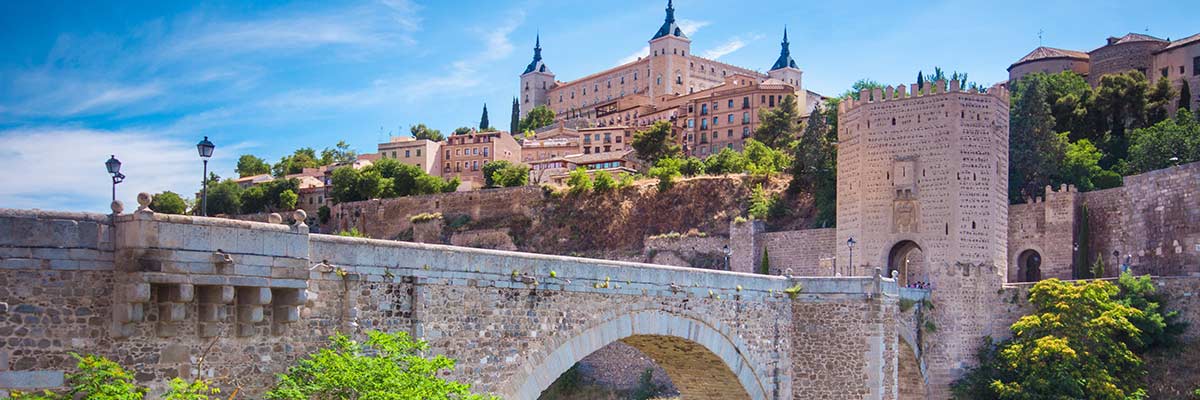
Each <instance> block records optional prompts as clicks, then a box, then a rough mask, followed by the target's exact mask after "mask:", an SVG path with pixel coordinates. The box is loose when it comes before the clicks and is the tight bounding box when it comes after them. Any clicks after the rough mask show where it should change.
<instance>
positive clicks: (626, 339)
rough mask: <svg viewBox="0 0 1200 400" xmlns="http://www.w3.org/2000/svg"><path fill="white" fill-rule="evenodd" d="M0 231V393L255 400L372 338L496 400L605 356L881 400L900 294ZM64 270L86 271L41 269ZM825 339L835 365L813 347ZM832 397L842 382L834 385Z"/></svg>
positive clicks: (782, 281)
mask: <svg viewBox="0 0 1200 400" xmlns="http://www.w3.org/2000/svg"><path fill="white" fill-rule="evenodd" d="M0 226H3V227H4V229H5V231H4V232H5V233H4V235H0V263H3V265H5V268H3V269H0V302H2V303H6V304H8V308H7V310H6V311H3V313H4V315H3V316H0V317H3V318H0V340H3V343H4V344H5V346H3V348H0V361H2V365H0V382H3V383H4V387H0V390H4V389H15V388H33V387H47V386H49V387H53V386H57V385H61V384H62V382H61V380H57V379H56V377H58V376H60V375H61V374H63V373H66V372H69V370H70V368H71V366H72V365H73V364H74V363H73V360H72V359H70V357H69V356H68V355H67V353H68V352H72V351H74V352H81V353H96V354H100V355H103V356H106V357H109V358H110V359H113V360H114V361H117V362H119V363H121V364H122V365H124V366H126V367H128V368H130V369H131V370H133V371H136V379H137V380H138V381H140V382H142V383H144V384H149V385H151V386H152V387H153V388H154V390H156V391H161V390H163V385H164V384H165V383H166V381H167V380H168V379H170V378H172V377H176V376H181V377H194V376H202V377H207V378H211V379H214V380H215V381H217V382H218V385H219V386H220V387H222V388H223V389H227V390H232V388H233V387H240V388H241V393H242V394H243V395H245V396H248V397H249V398H256V397H259V396H261V395H262V393H263V392H264V391H265V390H266V389H267V388H268V387H269V385H270V384H271V383H272V382H273V381H274V378H273V377H274V375H275V374H277V373H280V372H282V371H283V370H284V368H286V366H288V365H291V364H293V363H294V362H295V361H296V360H297V359H298V358H300V357H303V356H304V355H306V354H308V353H310V352H312V351H314V350H316V349H317V348H319V347H321V346H323V345H325V344H326V343H327V342H326V338H327V337H328V336H329V335H332V334H334V333H337V332H343V333H347V334H350V335H353V336H360V335H362V334H363V333H364V332H365V331H366V330H370V329H378V330H385V331H406V332H410V333H412V334H414V335H415V336H416V337H418V338H423V339H425V340H428V341H429V342H430V344H431V346H432V349H433V350H434V351H435V352H437V353H441V354H446V355H448V356H450V357H452V358H454V359H456V360H458V366H457V368H456V369H455V371H454V372H453V373H451V374H450V376H449V377H450V378H452V379H457V380H461V381H464V382H469V383H472V384H473V385H474V388H475V389H476V390H477V391H481V392H490V393H495V394H499V395H501V396H503V397H504V398H507V399H534V398H536V397H537V396H538V394H540V392H541V391H542V390H543V389H545V388H546V387H547V386H549V384H550V383H551V382H553V380H554V379H556V378H557V377H558V376H559V375H560V374H561V373H562V372H563V371H565V370H566V369H567V368H569V367H570V366H571V365H573V364H574V363H575V362H577V361H579V360H580V359H582V358H583V357H585V356H587V355H588V354H590V353H592V352H593V351H595V350H597V349H599V348H601V347H603V346H605V345H607V344H609V343H613V342H617V341H620V342H622V343H625V344H627V345H630V346H633V347H634V348H636V349H638V350H639V351H641V352H643V353H645V354H647V355H649V356H650V357H652V358H653V359H655V361H656V362H657V363H658V364H659V365H660V366H662V367H663V369H664V370H665V371H666V372H667V374H668V376H670V377H671V380H672V381H673V382H674V383H675V385H676V386H677V387H678V389H679V390H680V393H681V395H682V396H684V397H685V398H697V399H706V398H714V399H715V398H721V399H730V398H733V399H738V398H743V399H788V398H808V395H809V394H821V395H824V396H830V397H833V398H872V399H893V398H896V393H897V390H896V388H895V387H894V386H895V379H894V376H895V375H896V369H897V368H896V356H895V347H896V346H895V344H894V343H895V337H896V333H895V330H896V327H895V326H894V321H895V320H896V319H897V318H896V312H897V311H896V303H897V300H896V299H897V289H896V286H895V283H894V282H892V281H890V280H887V279H883V278H879V277H875V278H871V277H855V278H839V279H834V278H798V279H791V280H789V279H786V278H782V277H771V276H759V275H753V274H742V273H733V272H721V271H706V270H697V269H691V268H678V267H666V266H659V265H650V264H636V263H621V262H611V261H601V260H589V259H581V258H570V257H558V256H546V255H534V254H522V253H513V252H505V251H496V250H480V249H467V248H459V247H452V246H442V245H428V244H415V243H404V242H391V241H381V240H369V239H359V238H346V237H338V236H325V235H310V234H308V233H307V229H306V227H303V225H296V226H286V225H273V224H265V223H256V222H245V221H229V220H221V219H213V218H200V217H186V216H168V215H162V214H155V213H153V212H150V211H147V210H143V211H139V212H136V213H134V214H132V215H120V216H116V217H109V216H98V215H86V214H56V213H43V212H33V211H14V210H3V211H0ZM13 227H19V228H18V229H13ZM31 232H36V233H38V235H36V236H35V235H30V234H29V233H31ZM51 250H55V251H51ZM58 250H65V252H63V251H58ZM89 250H90V251H89ZM64 257H65V258H64ZM63 259H66V260H71V261H94V262H95V264H94V265H92V268H89V269H82V268H76V269H68V268H56V267H55V266H57V265H60V264H58V263H56V262H55V260H63ZM796 285H799V287H801V288H803V290H802V291H801V292H800V293H799V294H796V295H795V298H794V299H793V298H792V295H788V294H786V290H787V289H788V288H792V287H795V286H796ZM798 318H800V319H803V320H804V323H803V325H797V324H796V323H795V322H794V321H795V320H797V319H798ZM796 335H806V336H802V337H811V338H813V341H809V340H805V339H796ZM833 336H836V337H837V345H836V346H834V345H828V344H821V343H820V341H821V340H824V339H828V338H831V337H833ZM823 338H824V339H823ZM793 346H804V348H805V350H804V354H803V356H802V357H797V356H795V354H797V353H795V351H794V350H793ZM210 347H211V350H208V349H210ZM206 352H207V355H206V356H205V359H204V365H203V368H202V369H199V370H198V369H197V366H196V364H195V363H196V362H197V361H198V358H199V357H200V356H202V355H205V354H206ZM814 360H836V363H835V364H831V363H826V362H815V361H814ZM796 371H804V373H806V374H817V375H819V376H821V377H823V378H822V379H813V380H797V379H795V378H794V376H795V374H796ZM833 377H838V378H837V379H835V378H833ZM841 377H854V378H855V379H856V380H853V381H851V382H847V383H839V384H831V383H830V382H833V381H840V380H841ZM858 378H862V379H858Z"/></svg>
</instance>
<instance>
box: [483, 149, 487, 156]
mask: <svg viewBox="0 0 1200 400" xmlns="http://www.w3.org/2000/svg"><path fill="white" fill-rule="evenodd" d="M487 155H488V148H487V147H484V148H483V156H484V157H487Z"/></svg>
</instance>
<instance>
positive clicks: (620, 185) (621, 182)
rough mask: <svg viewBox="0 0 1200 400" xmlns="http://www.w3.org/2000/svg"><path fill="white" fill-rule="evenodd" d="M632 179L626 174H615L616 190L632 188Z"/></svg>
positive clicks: (630, 175)
mask: <svg viewBox="0 0 1200 400" xmlns="http://www.w3.org/2000/svg"><path fill="white" fill-rule="evenodd" d="M633 181H634V177H633V175H632V174H630V173H628V172H622V173H619V174H617V189H624V188H627V187H630V186H633Z"/></svg>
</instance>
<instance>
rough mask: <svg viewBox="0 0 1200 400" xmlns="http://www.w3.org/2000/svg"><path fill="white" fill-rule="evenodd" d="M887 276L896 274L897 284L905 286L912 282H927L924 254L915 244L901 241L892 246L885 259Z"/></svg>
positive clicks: (909, 241)
mask: <svg viewBox="0 0 1200 400" xmlns="http://www.w3.org/2000/svg"><path fill="white" fill-rule="evenodd" d="M887 265H888V276H891V274H892V272H893V271H895V272H897V273H898V280H897V283H898V284H900V285H901V286H905V285H908V284H911V283H914V282H918V281H919V282H928V281H929V278H928V274H927V272H926V271H925V269H926V268H925V254H924V252H923V250H922V249H921V246H920V245H918V244H917V242H914V241H911V240H902V241H900V242H899V243H896V244H895V245H894V246H892V249H891V250H890V251H889V252H888V258H887Z"/></svg>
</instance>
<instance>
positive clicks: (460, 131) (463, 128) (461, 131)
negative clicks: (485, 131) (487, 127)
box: [454, 126, 475, 136]
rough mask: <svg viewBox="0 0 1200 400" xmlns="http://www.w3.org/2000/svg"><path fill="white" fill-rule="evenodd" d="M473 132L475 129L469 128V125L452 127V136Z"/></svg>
mask: <svg viewBox="0 0 1200 400" xmlns="http://www.w3.org/2000/svg"><path fill="white" fill-rule="evenodd" d="M473 132H475V130H474V129H471V127H469V126H460V127H458V128H455V129H454V136H460V135H466V134H470V133H473Z"/></svg>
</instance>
